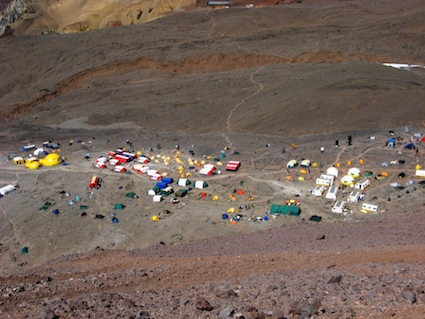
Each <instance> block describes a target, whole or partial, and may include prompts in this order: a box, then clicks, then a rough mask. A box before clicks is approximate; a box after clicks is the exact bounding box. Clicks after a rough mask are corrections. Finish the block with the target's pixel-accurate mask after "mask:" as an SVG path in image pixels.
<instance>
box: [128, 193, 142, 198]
mask: <svg viewBox="0 0 425 319" xmlns="http://www.w3.org/2000/svg"><path fill="white" fill-rule="evenodd" d="M125 196H126V197H131V198H137V197H139V196H137V195H136V193H135V192H130V193H127V194H125Z"/></svg>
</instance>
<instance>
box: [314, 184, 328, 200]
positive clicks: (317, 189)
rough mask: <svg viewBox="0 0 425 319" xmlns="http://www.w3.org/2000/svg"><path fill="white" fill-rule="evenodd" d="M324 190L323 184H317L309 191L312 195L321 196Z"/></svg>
mask: <svg viewBox="0 0 425 319" xmlns="http://www.w3.org/2000/svg"><path fill="white" fill-rule="evenodd" d="M325 190H326V188H325V186H323V185H318V186H316V187H315V188H314V189H313V191H312V192H311V194H312V195H313V196H316V197H321V196H322V195H323V193H324V191H325Z"/></svg>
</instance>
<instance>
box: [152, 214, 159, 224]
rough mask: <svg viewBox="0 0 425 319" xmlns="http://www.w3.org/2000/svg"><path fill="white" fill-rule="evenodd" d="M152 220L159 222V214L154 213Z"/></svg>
mask: <svg viewBox="0 0 425 319" xmlns="http://www.w3.org/2000/svg"><path fill="white" fill-rule="evenodd" d="M151 220H152V221H153V222H157V221H159V217H158V216H156V215H153V216H152V217H151Z"/></svg>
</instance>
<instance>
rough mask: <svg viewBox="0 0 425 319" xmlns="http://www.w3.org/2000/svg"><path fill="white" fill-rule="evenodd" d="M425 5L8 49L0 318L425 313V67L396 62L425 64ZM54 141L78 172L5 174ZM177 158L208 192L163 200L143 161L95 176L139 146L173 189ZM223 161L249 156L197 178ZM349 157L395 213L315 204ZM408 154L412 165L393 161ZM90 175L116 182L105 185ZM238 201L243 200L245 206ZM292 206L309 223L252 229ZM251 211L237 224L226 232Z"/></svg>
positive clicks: (208, 21)
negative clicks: (424, 139) (423, 136)
mask: <svg viewBox="0 0 425 319" xmlns="http://www.w3.org/2000/svg"><path fill="white" fill-rule="evenodd" d="M424 11H425V7H424V4H423V3H422V2H421V1H415V0H410V1H405V2H403V3H402V4H401V3H399V2H395V1H376V2H367V3H364V2H352V1H318V2H308V3H301V4H300V3H293V4H284V5H277V6H272V7H264V8H258V9H243V8H232V9H226V10H212V9H209V10H206V9H200V10H197V11H196V10H195V11H191V12H184V13H179V14H174V15H171V16H169V17H166V18H163V19H158V20H155V21H152V22H150V23H147V24H143V25H134V26H125V27H119V28H113V29H102V30H96V31H90V32H84V33H79V34H72V35H64V34H62V35H61V34H49V35H43V36H38V37H29V36H23V35H21V36H17V35H15V36H8V37H3V38H1V39H0V72H1V73H0V105H1V108H0V116H1V119H0V121H1V122H0V136H1V139H0V155H1V158H0V182H1V184H0V186H4V185H7V184H13V185H18V186H19V188H18V189H17V190H15V191H14V192H12V193H11V194H8V195H6V196H4V197H3V198H0V212H1V214H0V227H1V228H0V235H1V238H0V243H1V246H0V255H1V261H0V266H1V268H0V272H1V276H2V277H1V285H0V290H1V295H0V314H1V316H2V317H6V318H7V317H11V318H21V317H31V318H57V317H60V318H62V317H64V318H68V317H96V318H100V317H103V318H112V317H113V318H116V317H124V318H130V317H133V318H208V317H209V318H217V317H220V318H242V317H244V318H290V317H304V318H305V317H311V316H314V317H317V316H318V317H322V318H345V317H346V318H348V317H358V318H389V317H396V318H423V317H424V316H423V314H424V313H425V293H424V291H425V283H424V278H425V277H424V275H425V273H424V263H425V260H424V258H425V257H424V256H425V245H424V239H425V238H424V237H425V235H424V232H423V227H424V221H423V214H424V212H425V209H424V204H425V200H424V199H423V198H424V197H423V196H424V192H425V189H424V188H423V187H422V186H421V185H420V184H419V182H420V180H419V179H417V178H415V177H414V174H415V166H416V165H417V164H420V165H422V166H424V165H425V163H424V161H423V154H424V151H425V150H424V147H423V145H422V143H420V142H417V141H416V140H414V143H415V145H417V147H418V153H416V152H415V151H413V150H412V151H410V150H407V149H405V148H404V145H405V144H406V143H407V142H408V141H409V140H410V138H411V137H412V134H413V133H423V131H424V124H423V123H424V121H425V108H424V104H423V103H424V102H423V101H424V100H425V99H424V98H425V89H424V84H425V83H424V82H425V80H424V72H423V69H421V68H412V69H410V71H407V70H400V69H396V68H390V67H387V66H383V65H382V63H384V62H396V63H411V64H418V65H424V64H425V61H424V56H425V55H424V47H425V46H424V44H425V43H424V42H425V39H424V38H423V31H424V29H425V21H423V18H422V17H423V16H424ZM405 125H408V126H409V127H410V130H411V131H410V132H409V133H406V132H405V131H404V126H405ZM389 130H393V131H394V134H395V137H398V138H399V139H398V140H397V142H396V145H395V148H394V149H391V148H386V147H385V142H386V140H387V138H388V137H389ZM348 135H350V136H352V137H353V145H351V146H348V145H347V137H348ZM371 136H374V137H375V140H371V139H370V137H371ZM46 140H52V141H54V142H57V143H60V144H61V152H60V154H61V156H64V157H66V161H68V162H69V165H67V166H57V167H52V168H47V167H42V168H40V169H38V170H35V171H32V170H28V169H25V168H24V167H23V166H16V165H14V164H13V163H12V161H10V160H8V156H10V157H13V156H16V155H20V156H24V157H26V156H27V154H26V153H24V152H23V151H22V147H23V146H25V145H27V144H32V143H34V144H36V145H37V146H41V144H42V143H43V142H44V141H46ZM71 140H72V141H73V142H72V143H70V141H71ZM126 140H130V141H131V143H132V146H130V145H128V144H126ZM335 140H338V141H339V147H337V148H336V147H335ZM292 143H295V144H296V148H295V149H292V148H291V144H292ZM158 144H160V145H159V146H160V148H159V149H158ZM175 144H179V145H180V151H181V152H182V155H181V156H180V157H181V159H182V160H183V161H184V162H185V164H184V166H185V172H186V173H187V172H190V173H191V174H192V176H191V177H189V179H190V180H192V181H195V180H201V179H203V180H205V181H206V182H207V183H208V187H207V188H206V189H205V190H199V189H194V190H191V191H190V192H189V194H188V195H187V196H186V197H185V198H182V199H181V201H180V203H178V204H175V205H171V204H170V203H169V201H168V199H169V198H168V197H167V198H166V199H165V200H164V201H162V202H161V203H153V202H152V198H151V196H148V195H147V191H148V189H150V188H151V187H152V186H153V185H154V182H153V181H149V180H148V179H147V178H146V176H145V175H140V174H137V173H136V172H135V171H132V170H131V168H130V167H129V169H130V172H131V174H120V173H115V172H112V171H111V169H110V168H107V169H105V170H99V169H95V168H94V167H93V166H92V164H93V162H94V161H95V159H96V158H97V157H98V156H100V155H106V154H107V152H108V151H109V150H114V149H116V148H117V147H127V148H129V149H130V150H134V151H144V152H149V153H150V154H151V155H153V156H157V155H160V156H170V157H171V158H172V160H171V161H170V165H169V166H165V165H163V164H161V163H158V164H155V163H153V164H151V165H150V166H152V167H153V168H156V169H158V171H160V172H161V173H162V172H167V173H168V174H169V175H170V176H172V177H173V178H174V179H177V178H178V177H179V176H178V173H177V167H178V166H179V165H178V164H177V163H176V162H175V161H174V160H173V158H174V155H175V154H176V150H175ZM225 147H227V148H228V150H226V158H222V159H221V160H222V161H223V163H224V164H225V163H227V161H228V160H239V161H241V162H242V167H241V169H240V170H239V171H238V172H236V173H233V172H225V171H224V170H223V173H222V174H221V175H216V176H213V177H203V176H201V175H199V173H198V172H197V171H195V170H194V169H189V165H188V164H187V160H188V159H189V157H191V158H192V159H198V160H202V159H203V155H213V157H219V156H220V154H221V151H222V150H224V148H225ZM282 147H285V149H286V152H284V153H282V152H281V148H282ZM320 147H324V148H325V151H324V152H323V153H322V152H320ZM149 148H152V151H148V149H149ZM189 150H193V151H194V153H195V155H193V156H192V155H189ZM234 151H237V152H238V153H239V154H234ZM87 154H90V158H89V159H88V160H85V159H84V157H85V156H86V155H87ZM293 158H295V159H297V160H299V161H300V160H301V159H303V158H308V159H310V160H311V161H312V162H317V163H318V164H319V165H318V167H317V168H316V167H312V168H311V169H310V172H309V173H307V174H301V173H300V168H299V167H297V168H295V169H291V170H290V171H289V175H290V176H292V177H293V181H288V180H286V178H287V176H288V172H287V169H286V163H287V162H288V160H290V159H293ZM360 159H362V160H364V164H362V165H360V164H359V160H360ZM348 160H351V161H352V163H353V164H352V166H357V167H359V168H360V169H361V170H362V173H364V172H365V171H366V170H370V171H372V172H374V174H373V175H372V179H371V183H372V185H371V187H370V188H369V189H367V191H366V192H365V201H367V202H372V203H375V204H379V205H380V206H381V213H380V214H363V213H361V212H360V206H361V202H360V203H358V204H351V205H349V209H350V211H351V212H350V213H349V214H348V215H347V216H344V215H339V214H332V213H330V208H331V206H332V204H333V201H330V200H326V199H325V198H313V197H312V196H311V195H310V193H309V189H311V188H313V187H314V186H315V182H314V181H315V178H316V177H318V176H319V175H320V173H321V172H322V171H324V170H326V168H328V167H330V166H332V165H336V164H337V163H341V167H340V168H339V173H340V176H342V175H343V174H345V173H346V172H347V170H348V169H349V166H348V165H347V161H348ZM394 160H404V161H405V164H403V165H398V164H397V165H391V166H389V167H381V164H382V163H383V162H386V163H389V162H390V161H394ZM211 161H212V160H211ZM384 170H385V171H386V172H388V177H387V178H385V179H383V180H377V179H375V178H374V177H376V176H377V175H378V174H380V173H381V172H382V171H384ZM401 172H403V173H405V174H406V177H405V178H403V179H399V178H398V174H400V173H401ZM93 174H97V175H98V176H99V177H101V178H102V185H101V187H100V189H98V190H93V191H91V190H89V189H88V188H87V186H88V182H89V179H90V177H91V176H92V175H93ZM301 176H302V177H304V181H299V180H298V177H301ZM409 180H412V181H413V182H414V184H413V185H407V182H408V181H409ZM241 181H243V183H241ZM393 182H399V183H400V184H401V185H402V186H403V187H405V188H404V189H393V188H391V187H390V183H393ZM174 188H175V189H178V188H180V187H177V186H174ZM235 189H241V190H243V191H244V195H236V198H237V201H236V202H229V201H228V197H229V195H230V194H232V193H233V191H234V190H235ZM130 191H134V192H135V193H136V194H137V195H138V196H139V197H138V198H127V197H126V196H125V195H126V194H127V193H128V192H130ZM202 191H205V192H206V193H207V196H206V198H204V199H201V198H200V194H201V192H202ZM92 192H93V193H92ZM65 193H68V194H69V196H66V195H65ZM347 194H348V191H347V190H346V191H344V192H343V193H340V195H339V196H340V197H341V198H343V197H346V196H347ZM89 195H90V196H89ZM214 195H217V196H218V197H219V200H218V201H212V196H214ZM250 195H252V196H254V201H250V202H248V201H247V198H248V196H250ZM77 196H78V197H79V199H80V200H79V201H76V197H77ZM291 198H294V199H298V200H300V202H301V215H300V216H277V217H275V218H274V217H272V216H268V217H269V220H262V221H255V220H256V219H257V217H261V218H264V217H266V216H267V215H268V214H267V213H266V212H268V211H269V210H270V206H271V204H273V203H277V204H283V203H284V202H285V201H286V200H287V199H291ZM388 198H390V201H389V200H388ZM69 200H75V201H76V202H75V203H74V205H71V206H70V205H68V201H69ZM46 202H49V203H51V204H52V206H51V207H49V208H48V209H46V210H39V209H40V208H41V207H42V206H43V205H44V204H45V203H46ZM115 203H123V204H124V205H125V206H126V207H125V208H124V209H123V210H119V211H116V210H114V204H115ZM249 204H251V208H250V209H247V207H246V206H247V205H249ZM80 205H84V206H87V207H85V208H84V209H80ZM239 206H242V207H243V209H241V210H240V211H239V213H240V214H241V215H242V219H241V221H240V222H238V223H237V224H236V225H233V224H231V223H229V220H223V219H222V214H223V213H225V212H226V211H227V209H229V208H231V207H235V208H238V207H239ZM54 209H58V210H59V214H58V215H55V214H53V210H54ZM166 209H167V210H169V211H170V212H171V214H169V215H167V216H165V215H162V214H163V212H164V210H166ZM83 213H85V214H83ZM96 215H102V216H103V218H96ZM153 215H160V216H161V217H163V218H162V219H161V220H159V221H158V222H152V221H151V217H152V216H153ZM230 215H231V216H234V214H233V215H232V214H230ZM312 215H319V216H321V217H322V221H321V222H319V223H315V222H311V221H309V218H310V217H311V216H312ZM112 216H115V217H117V218H118V219H119V223H118V224H112ZM98 217H99V216H98ZM23 247H27V248H28V253H26V254H23V253H22V248H23Z"/></svg>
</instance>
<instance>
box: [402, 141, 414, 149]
mask: <svg viewBox="0 0 425 319" xmlns="http://www.w3.org/2000/svg"><path fill="white" fill-rule="evenodd" d="M404 148H408V149H409V150H415V149H416V146H415V144H413V143H409V144H407V145H406V146H405V147H404Z"/></svg>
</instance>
